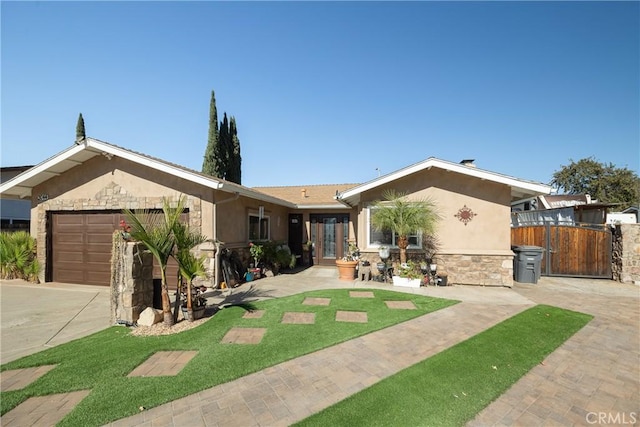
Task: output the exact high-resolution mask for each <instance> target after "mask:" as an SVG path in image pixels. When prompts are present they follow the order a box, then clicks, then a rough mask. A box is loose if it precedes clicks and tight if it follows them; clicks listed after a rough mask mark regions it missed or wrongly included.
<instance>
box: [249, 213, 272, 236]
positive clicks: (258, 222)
mask: <svg viewBox="0 0 640 427" xmlns="http://www.w3.org/2000/svg"><path fill="white" fill-rule="evenodd" d="M269 230H270V227H269V217H268V216H263V217H262V219H260V217H259V216H258V215H255V214H249V240H269V236H270V232H269Z"/></svg>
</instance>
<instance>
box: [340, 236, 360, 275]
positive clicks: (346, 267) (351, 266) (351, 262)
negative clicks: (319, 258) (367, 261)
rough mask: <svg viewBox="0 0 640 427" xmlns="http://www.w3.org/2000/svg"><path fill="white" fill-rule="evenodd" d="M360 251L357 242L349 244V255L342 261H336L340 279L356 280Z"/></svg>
mask: <svg viewBox="0 0 640 427" xmlns="http://www.w3.org/2000/svg"><path fill="white" fill-rule="evenodd" d="M359 254H360V250H359V249H358V246H357V245H356V243H355V242H349V248H348V251H347V254H346V255H345V256H343V257H342V259H336V266H337V267H338V279H340V280H354V279H355V277H356V268H357V266H358V256H359Z"/></svg>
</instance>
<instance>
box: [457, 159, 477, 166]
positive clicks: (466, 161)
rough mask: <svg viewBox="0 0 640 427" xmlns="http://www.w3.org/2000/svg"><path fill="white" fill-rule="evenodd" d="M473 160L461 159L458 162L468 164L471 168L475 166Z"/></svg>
mask: <svg viewBox="0 0 640 427" xmlns="http://www.w3.org/2000/svg"><path fill="white" fill-rule="evenodd" d="M474 162H475V159H464V160H463V161H461V162H460V164H461V165H464V166H469V167H471V168H475V167H476V164H475V163H474Z"/></svg>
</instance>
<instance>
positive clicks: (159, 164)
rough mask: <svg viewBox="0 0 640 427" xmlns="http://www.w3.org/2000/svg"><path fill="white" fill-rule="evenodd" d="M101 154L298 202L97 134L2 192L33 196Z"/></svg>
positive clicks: (279, 202)
mask: <svg viewBox="0 0 640 427" xmlns="http://www.w3.org/2000/svg"><path fill="white" fill-rule="evenodd" d="M101 155H102V156H105V157H107V158H112V157H114V156H116V157H120V158H123V159H127V160H129V161H132V162H134V163H138V164H141V165H144V166H146V167H149V168H152V169H156V170H159V171H162V172H165V173H168V174H171V175H174V176H177V177H180V178H182V179H185V180H187V181H191V182H194V183H197V184H200V185H203V186H205V187H208V188H211V189H214V190H220V191H224V192H227V193H232V194H239V195H242V196H247V197H251V198H253V199H257V200H261V201H264V202H270V203H275V204H277V205H282V206H288V207H295V205H293V204H291V203H289V202H287V201H285V200H282V199H278V198H275V197H273V196H270V195H268V194H265V193H260V192H258V191H254V190H252V189H250V188H248V187H244V186H242V185H238V184H235V183H232V182H229V181H225V180H223V179H219V178H216V177H212V176H209V175H206V174H203V173H200V172H196V171H194V170H192V169H188V168H185V167H183V166H179V165H176V164H174V163H169V162H166V161H164V160H160V159H157V158H154V157H150V156H147V155H145V154H141V153H137V152H135V151H131V150H127V149H125V148H122V147H118V146H116V145H113V144H109V143H107V142H103V141H99V140H97V139H93V138H86V139H85V140H84V141H83V142H81V143H79V144H74V145H72V146H71V147H69V148H67V149H66V150H64V151H62V152H60V153H58V154H56V155H55V156H53V157H51V158H49V159H47V160H45V161H44V162H42V163H40V164H38V165H36V166H33V167H32V168H31V169H28V170H27V171H25V172H23V173H21V174H20V175H18V176H16V177H15V178H12V179H10V180H8V181H7V182H4V183H2V184H0V194H1V195H2V197H3V198H14V199H17V198H20V199H24V198H28V197H31V191H32V190H33V188H34V187H35V186H37V185H39V184H41V183H43V182H45V181H47V180H49V179H51V178H53V177H56V176H58V175H61V174H62V173H64V172H66V171H68V170H70V169H72V168H74V167H76V166H78V165H80V164H82V163H84V162H86V161H88V160H90V159H92V158H94V157H96V156H101Z"/></svg>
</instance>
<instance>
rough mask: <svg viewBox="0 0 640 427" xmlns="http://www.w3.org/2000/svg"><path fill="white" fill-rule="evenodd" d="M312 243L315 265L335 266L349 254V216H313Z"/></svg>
mask: <svg viewBox="0 0 640 427" xmlns="http://www.w3.org/2000/svg"><path fill="white" fill-rule="evenodd" d="M309 219H310V221H311V241H312V242H313V243H314V245H313V252H312V254H311V256H312V257H313V263H314V264H315V265H335V263H336V259H340V258H342V257H343V256H344V254H345V253H346V252H347V248H348V243H347V238H348V237H349V215H345V214H322V215H319V214H318V215H311V216H310V218H309Z"/></svg>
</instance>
